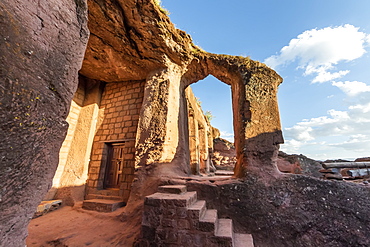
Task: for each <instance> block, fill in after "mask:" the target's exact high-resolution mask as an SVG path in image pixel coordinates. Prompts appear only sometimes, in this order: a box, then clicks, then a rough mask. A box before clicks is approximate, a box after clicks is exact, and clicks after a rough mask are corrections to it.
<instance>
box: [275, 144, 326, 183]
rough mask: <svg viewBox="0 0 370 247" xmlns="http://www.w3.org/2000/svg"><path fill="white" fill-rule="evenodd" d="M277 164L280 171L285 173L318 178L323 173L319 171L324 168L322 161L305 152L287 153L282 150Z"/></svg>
mask: <svg viewBox="0 0 370 247" xmlns="http://www.w3.org/2000/svg"><path fill="white" fill-rule="evenodd" d="M277 166H278V169H279V171H281V172H284V173H293V174H303V175H308V176H312V177H316V178H321V177H322V174H321V173H320V172H319V171H320V169H322V165H321V163H320V162H319V161H316V160H313V159H310V158H308V157H306V156H304V155H303V154H300V155H297V154H286V153H284V152H282V151H280V152H279V156H278V160H277Z"/></svg>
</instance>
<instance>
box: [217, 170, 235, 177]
mask: <svg viewBox="0 0 370 247" xmlns="http://www.w3.org/2000/svg"><path fill="white" fill-rule="evenodd" d="M215 175H216V176H233V175H234V172H233V171H227V170H217V171H215Z"/></svg>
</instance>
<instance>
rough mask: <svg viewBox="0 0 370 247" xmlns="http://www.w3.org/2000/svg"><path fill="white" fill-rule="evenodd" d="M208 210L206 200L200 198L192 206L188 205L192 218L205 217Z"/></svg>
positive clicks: (189, 214)
mask: <svg viewBox="0 0 370 247" xmlns="http://www.w3.org/2000/svg"><path fill="white" fill-rule="evenodd" d="M206 210H207V207H206V201H204V200H199V201H196V202H195V203H193V204H192V205H190V207H188V216H189V217H190V218H191V219H196V220H199V219H200V218H202V217H203V215H204V213H205V212H206Z"/></svg>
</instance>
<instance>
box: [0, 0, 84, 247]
mask: <svg viewBox="0 0 370 247" xmlns="http://www.w3.org/2000/svg"><path fill="white" fill-rule="evenodd" d="M86 24H87V5H86V2H85V1H83V0H66V1H57V0H51V1H46V0H37V1H36V0H29V1H21V0H14V1H1V2H0V40H1V41H0V119H1V120H2V121H1V124H0V129H1V131H0V139H1V143H0V164H1V165H0V181H1V182H0V212H1V216H0V243H1V245H2V246H24V245H25V243H24V240H25V238H26V236H27V225H28V222H29V221H30V219H31V218H32V216H33V213H34V212H35V210H36V207H37V205H38V204H39V202H40V201H41V199H42V197H43V196H44V194H45V193H46V192H47V191H48V189H49V188H50V186H51V181H52V177H53V175H54V173H55V170H56V167H57V164H58V155H59V149H60V147H61V144H62V142H63V139H64V137H65V135H66V132H67V128H68V124H67V123H66V122H65V119H66V117H67V114H68V111H69V107H70V103H71V100H72V97H73V94H74V92H75V90H76V88H77V84H78V70H79V69H80V68H81V64H82V60H83V56H84V52H85V49H86V44H87V39H88V30H87V27H86Z"/></svg>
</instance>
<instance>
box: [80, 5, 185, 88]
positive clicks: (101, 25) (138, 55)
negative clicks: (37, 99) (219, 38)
mask: <svg viewBox="0 0 370 247" xmlns="http://www.w3.org/2000/svg"><path fill="white" fill-rule="evenodd" d="M88 6H89V24H88V26H89V30H90V32H91V36H90V39H89V44H88V48H87V50H86V55H85V58H84V63H83V67H82V69H81V72H80V73H81V74H83V75H84V76H86V77H88V78H91V79H98V80H102V81H106V82H112V81H129V80H143V79H146V78H147V76H148V74H149V73H151V72H152V71H155V70H158V69H164V68H166V67H167V66H166V60H170V61H172V62H173V63H175V64H177V65H183V64H184V63H186V62H187V61H189V59H190V57H191V56H190V51H191V49H192V45H191V44H192V43H191V38H190V36H189V35H188V34H186V33H185V32H183V31H181V30H177V29H176V28H175V27H174V26H173V24H172V23H171V22H170V19H169V18H168V17H167V16H166V15H165V14H163V13H162V12H161V11H160V9H159V8H158V7H157V6H156V5H155V4H154V1H147V0H139V1H125V0H108V1H107V0H88Z"/></svg>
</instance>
